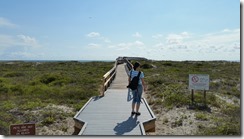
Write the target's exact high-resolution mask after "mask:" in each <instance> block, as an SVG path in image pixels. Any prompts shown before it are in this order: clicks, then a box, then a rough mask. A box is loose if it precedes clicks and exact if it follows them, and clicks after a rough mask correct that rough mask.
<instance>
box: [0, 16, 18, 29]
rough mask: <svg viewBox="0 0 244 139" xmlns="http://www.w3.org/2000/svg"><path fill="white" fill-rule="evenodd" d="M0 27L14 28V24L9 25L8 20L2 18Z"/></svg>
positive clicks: (0, 18)
mask: <svg viewBox="0 0 244 139" xmlns="http://www.w3.org/2000/svg"><path fill="white" fill-rule="evenodd" d="M0 27H10V28H13V27H16V25H15V24H13V23H11V22H10V21H9V20H8V19H5V18H3V17H0Z"/></svg>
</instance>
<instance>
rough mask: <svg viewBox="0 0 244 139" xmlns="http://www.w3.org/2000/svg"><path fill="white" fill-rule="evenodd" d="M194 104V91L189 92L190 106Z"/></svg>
mask: <svg viewBox="0 0 244 139" xmlns="http://www.w3.org/2000/svg"><path fill="white" fill-rule="evenodd" d="M193 102H194V90H193V89H192V90H191V104H192V105H193Z"/></svg>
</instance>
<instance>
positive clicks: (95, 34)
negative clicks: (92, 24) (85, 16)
mask: <svg viewBox="0 0 244 139" xmlns="http://www.w3.org/2000/svg"><path fill="white" fill-rule="evenodd" d="M86 36H87V37H90V38H96V37H100V36H101V35H100V33H98V32H91V33H89V34H87V35H86Z"/></svg>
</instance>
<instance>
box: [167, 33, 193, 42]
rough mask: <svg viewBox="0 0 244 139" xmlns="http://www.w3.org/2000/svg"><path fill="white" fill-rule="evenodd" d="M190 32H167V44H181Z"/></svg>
mask: <svg viewBox="0 0 244 139" xmlns="http://www.w3.org/2000/svg"><path fill="white" fill-rule="evenodd" d="M189 37H190V34H189V33H188V32H182V33H180V34H169V35H168V36H167V37H166V42H167V44H173V45H181V44H182V42H183V40H184V39H186V38H189Z"/></svg>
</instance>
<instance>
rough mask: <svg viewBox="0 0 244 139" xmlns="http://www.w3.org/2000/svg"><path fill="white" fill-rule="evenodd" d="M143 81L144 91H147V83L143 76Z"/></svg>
mask: <svg viewBox="0 0 244 139" xmlns="http://www.w3.org/2000/svg"><path fill="white" fill-rule="evenodd" d="M141 82H142V85H143V88H144V92H146V90H147V86H146V84H145V81H144V78H141Z"/></svg>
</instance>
